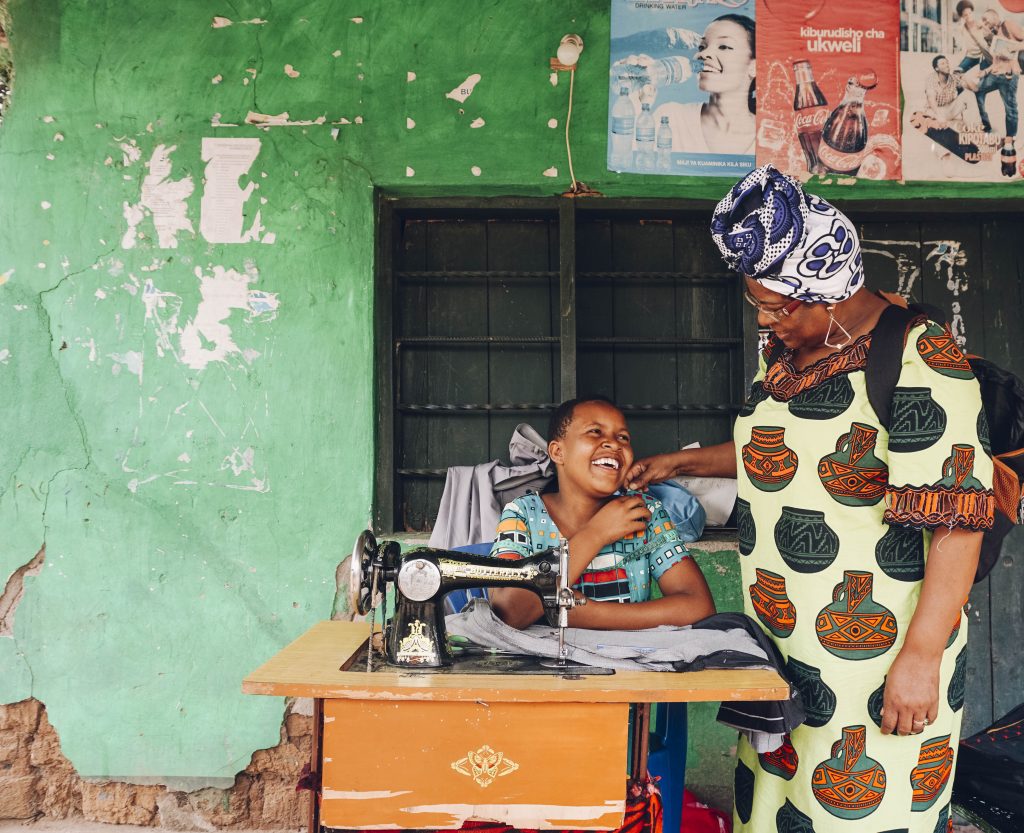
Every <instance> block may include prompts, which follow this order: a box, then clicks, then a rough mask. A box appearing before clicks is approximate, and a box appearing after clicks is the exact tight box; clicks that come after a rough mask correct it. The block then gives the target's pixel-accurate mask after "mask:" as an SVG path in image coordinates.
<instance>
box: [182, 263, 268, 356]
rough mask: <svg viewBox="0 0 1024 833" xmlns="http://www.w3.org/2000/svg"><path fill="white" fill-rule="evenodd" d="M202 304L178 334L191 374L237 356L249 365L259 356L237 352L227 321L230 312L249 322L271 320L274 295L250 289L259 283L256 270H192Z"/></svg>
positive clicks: (237, 347)
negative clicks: (238, 312)
mask: <svg viewBox="0 0 1024 833" xmlns="http://www.w3.org/2000/svg"><path fill="white" fill-rule="evenodd" d="M195 276H196V278H198V279H199V291H200V294H201V296H202V300H201V301H200V302H199V307H198V309H196V314H195V316H194V317H193V318H191V319H189V320H188V321H187V322H186V323H185V326H184V328H183V329H182V331H181V357H180V358H181V362H182V363H183V364H185V365H187V366H188V367H191V368H192V369H193V370H202V369H203V368H205V367H206V366H207V365H208V364H210V362H226V361H227V360H228V358H229V357H230V356H240V357H241V358H243V359H244V360H245V362H246V363H247V364H251V363H252V362H253V361H254V360H255V359H256V358H258V357H259V355H260V353H259V351H258V350H255V349H252V348H245V349H242V348H240V347H239V346H238V345H237V344H236V343H235V340H234V337H233V335H232V332H231V327H230V326H229V325H228V324H227V319H228V318H229V317H230V316H231V312H232V310H243V311H245V312H247V313H248V314H249V315H248V317H247V320H248V321H252V320H253V319H255V318H258V317H261V316H267V320H272V319H273V317H274V315H275V313H276V312H277V308H278V298H277V293H273V292H263V291H261V290H255V289H250V286H249V285H250V284H252V283H255V282H256V281H257V280H259V272H258V271H257V270H256V267H255V266H254V265H252V264H249V265H248V266H247V268H246V270H245V272H244V273H241V272H237V271H236V270H234V269H226V268H224V267H223V266H214V267H213V271H212V274H208V273H204V271H203V270H202V269H201V268H200V267H198V266H197V267H196V268H195Z"/></svg>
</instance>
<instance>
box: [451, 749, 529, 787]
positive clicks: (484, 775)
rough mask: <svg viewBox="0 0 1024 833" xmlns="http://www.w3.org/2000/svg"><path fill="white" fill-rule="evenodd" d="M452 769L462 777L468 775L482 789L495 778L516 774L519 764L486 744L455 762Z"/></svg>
mask: <svg viewBox="0 0 1024 833" xmlns="http://www.w3.org/2000/svg"><path fill="white" fill-rule="evenodd" d="M452 769H454V770H455V771H456V772H457V773H459V774H460V775H468V776H469V777H470V778H472V779H473V780H474V781H476V782H477V783H478V784H479V785H480V786H481V787H486V786H488V785H489V784H490V783H491V782H492V781H494V779H495V778H501V777H502V776H503V775H510V774H511V773H513V772H515V771H516V770H517V769H519V764H517V763H516V762H515V761H510V760H509V759H508V758H506V757H505V754H504V753H503V752H495V751H494V750H493V749H491V747H489V746H487V745H486V744H484V745H483V746H481V747H480V748H479V749H477V750H476V752H467V753H466V757H465V758H460V759H459V760H457V761H454V762H453V763H452Z"/></svg>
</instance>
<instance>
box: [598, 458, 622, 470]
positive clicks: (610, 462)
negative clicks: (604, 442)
mask: <svg viewBox="0 0 1024 833" xmlns="http://www.w3.org/2000/svg"><path fill="white" fill-rule="evenodd" d="M593 465H595V466H600V467H601V468H603V469H612V470H613V471H618V470H619V461H618V460H614V459H612V458H611V457H602V458H601V459H599V460H594V462H593Z"/></svg>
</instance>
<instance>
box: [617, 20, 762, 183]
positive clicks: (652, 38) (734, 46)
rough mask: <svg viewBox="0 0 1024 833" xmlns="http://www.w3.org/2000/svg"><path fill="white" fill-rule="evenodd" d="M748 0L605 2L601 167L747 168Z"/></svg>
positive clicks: (750, 95)
mask: <svg viewBox="0 0 1024 833" xmlns="http://www.w3.org/2000/svg"><path fill="white" fill-rule="evenodd" d="M756 75H757V70H756V55H755V35H754V0H612V18H611V72H610V79H609V89H608V168H609V170H613V171H621V172H628V173H644V174H675V175H685V176H724V177H729V178H737V177H739V176H742V175H743V174H745V173H746V172H747V171H749V170H750V169H751V168H753V167H754V136H755V124H754V113H755V110H756V94H755V86H756V84H755V81H756Z"/></svg>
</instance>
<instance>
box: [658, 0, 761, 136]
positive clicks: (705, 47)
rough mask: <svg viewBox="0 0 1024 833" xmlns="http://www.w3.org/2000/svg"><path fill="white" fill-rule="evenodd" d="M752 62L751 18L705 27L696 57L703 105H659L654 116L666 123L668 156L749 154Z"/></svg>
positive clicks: (728, 18) (724, 18)
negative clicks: (704, 94) (674, 153)
mask: <svg viewBox="0 0 1024 833" xmlns="http://www.w3.org/2000/svg"><path fill="white" fill-rule="evenodd" d="M755 58H756V49H755V38H754V21H753V20H752V19H751V18H749V17H747V16H746V15H742V14H724V15H721V16H719V17H716V18H715V19H714V20H713V21H711V23H709V24H708V27H707V28H706V29H705V30H704V36H703V37H702V38H701V41H700V46H699V47H698V49H697V55H696V61H697V62H698V63H699V64H700V70H699V71H698V73H697V85H698V86H699V87H700V89H702V90H704V91H705V92H707V93H708V100H707V101H706V102H703V103H701V102H691V103H689V104H679V103H676V102H672V103H669V104H664V105H662V106H661V107H659V108H658V109H657V110H656V111H655V114H654V117H655V121H656V122H658V121H660V120H661V118H662V117H667V118H668V123H669V127H670V128H671V129H672V140H673V141H672V150H674V151H682V152H686V153H709V152H712V153H741V154H743V153H749V154H753V152H754V113H755V111H756V109H757V99H756V76H757V68H756V61H755Z"/></svg>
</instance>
